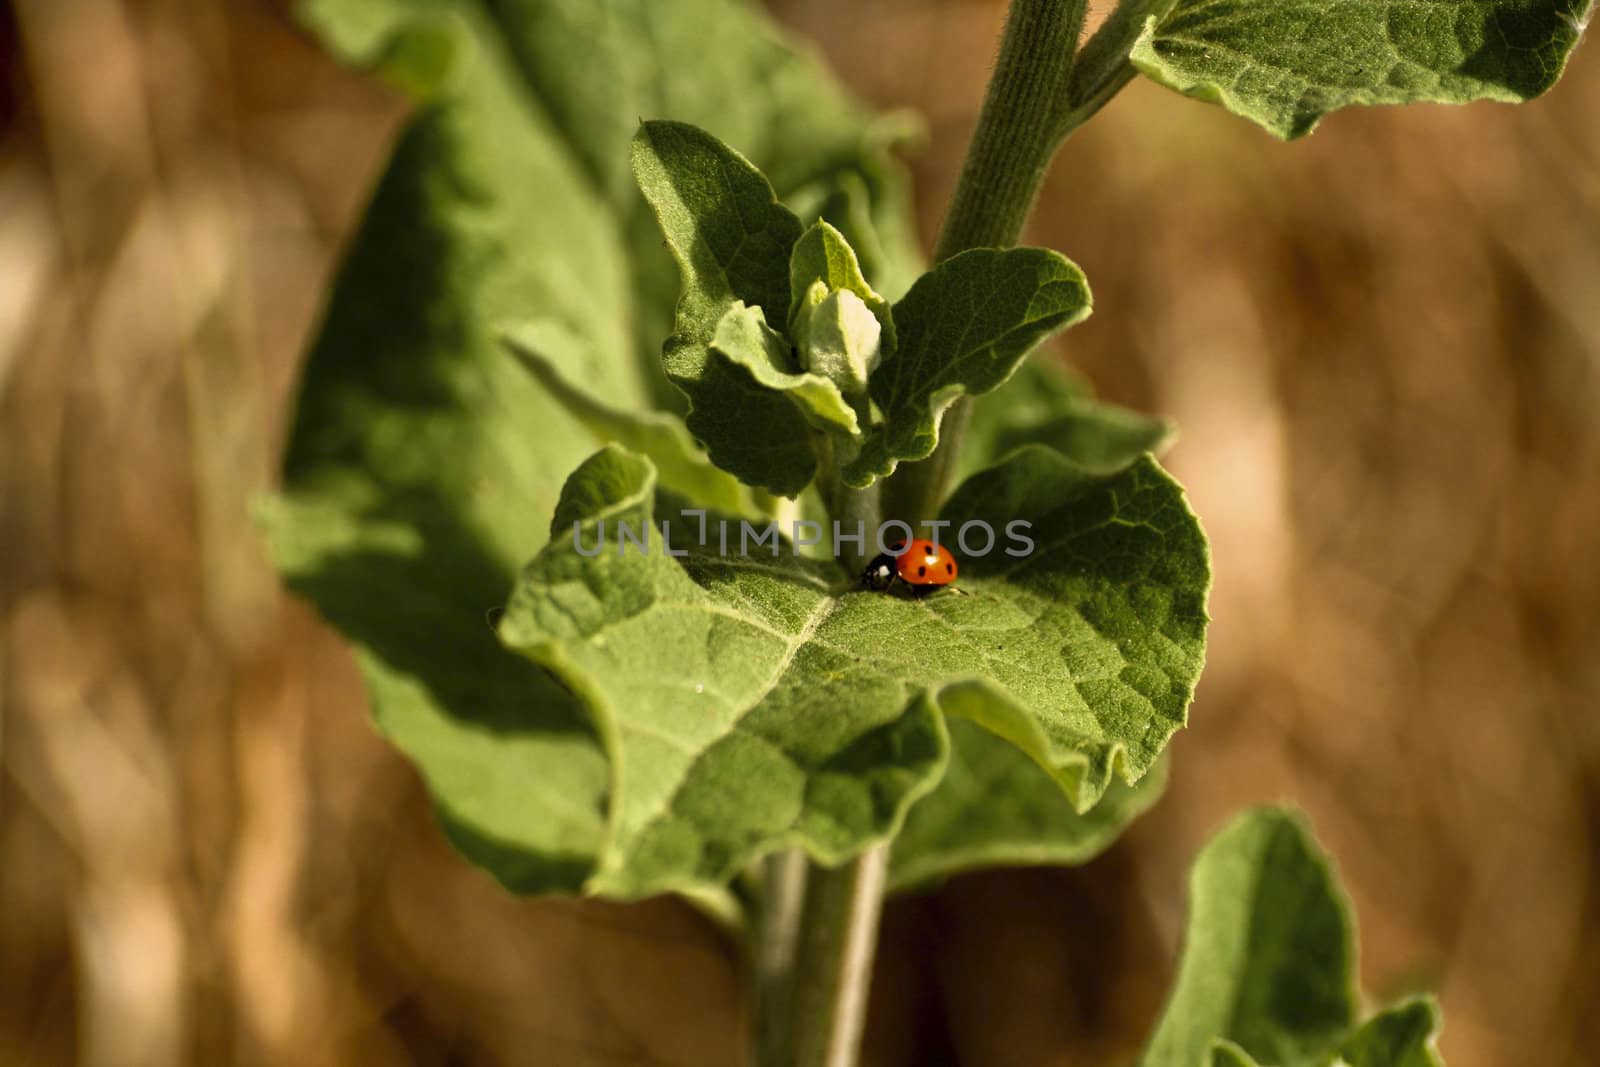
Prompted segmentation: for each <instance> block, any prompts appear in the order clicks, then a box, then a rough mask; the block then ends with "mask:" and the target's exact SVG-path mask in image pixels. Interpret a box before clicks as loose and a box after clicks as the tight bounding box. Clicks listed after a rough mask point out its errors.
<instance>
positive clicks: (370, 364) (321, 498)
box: [262, 21, 643, 891]
mask: <svg viewBox="0 0 1600 1067" xmlns="http://www.w3.org/2000/svg"><path fill="white" fill-rule="evenodd" d="M443 25H447V26H454V27H455V32H458V33H460V34H461V36H460V38H459V40H458V41H457V43H456V47H457V48H458V49H459V50H460V51H462V52H464V53H466V54H471V55H473V56H474V57H475V58H474V60H473V61H472V62H470V63H461V64H459V65H458V67H457V69H456V70H454V71H453V72H452V74H451V75H450V82H451V85H450V88H449V90H448V93H449V103H448V104H447V105H441V106H437V107H430V108H428V109H426V110H424V111H423V112H422V114H421V115H420V116H419V118H418V120H417V121H416V122H415V123H414V124H413V125H412V126H411V127H410V128H409V129H408V130H407V131H406V133H405V134H404V135H403V136H402V137H401V139H400V141H399V143H398V145H397V146H396V149H395V153H394V157H393V160H392V161H391V163H390V166H389V169H388V171H387V173H386V174H385V175H384V178H383V180H382V182H381V184H380V185H379V188H378V190H377V192H376V194H375V196H374V198H373V201H372V204H371V206H370V207H369V209H368V212H367V215H366V217H365V219H364V220H363V222H362V224H361V227H360V230H359V232H358V234H357V235H356V238H355V241H354V243H353V245H352V247H351V251H350V253H349V256H348V258H347V260H346V262H345V264H344V266H343V268H342V269H341V271H340V273H339V276H338V279H337V281H336V283H335V285H334V289H333V293H332V295H331V300H330V302H329V307H328V311H327V315H326V318H325V320H324V323H323V326H322V330H321V333H320V334H319V336H318V338H317V341H316V343H315V345H314V346H313V349H312V352H311V355H310V358H309V362H308V364H307V366H306V368H305V372H304V377H303V381H302V385H301V393H300V400H299V405H298V408H297V410H296V415H295V423H294V427H293V431H292V433H291V436H290V441H289V446H288V451H287V456H286V460H285V469H284V496H283V497H282V498H281V499H280V500H278V501H276V502H275V503H273V504H270V505H268V506H267V507H266V508H265V509H264V510H263V513H262V515H263V520H264V522H265V525H266V527H267V529H268V533H269V535H270V538H271V541H272V547H273V552H274V556H275V559H276V562H277V565H278V567H279V569H280V571H281V572H282V573H283V575H284V578H285V580H286V581H287V583H288V584H289V585H290V587H291V588H293V589H294V590H295V591H296V592H298V593H300V594H301V595H303V596H306V597H307V598H308V599H310V600H312V601H313V602H314V603H315V604H316V605H317V607H318V608H319V609H320V610H321V612H322V614H323V615H324V616H325V617H327V618H328V619H329V621H331V622H332V623H333V624H334V625H335V626H337V627H338V628H339V629H340V630H341V631H342V632H343V633H344V634H345V636H346V637H348V638H349V639H350V640H351V642H352V643H353V644H354V645H355V646H356V648H357V650H358V652H359V660H360V664H361V668H362V672H363V675H364V677H365V680H366V682H367V686H368V690H369V692H370V694H371V697H372V705H373V713H374V715H375V716H376V718H377V721H378V725H379V727H380V728H381V729H382V730H383V732H384V733H385V734H386V735H387V736H388V737H389V738H391V739H392V740H393V741H394V742H395V744H396V745H398V746H399V747H400V748H401V749H402V750H403V751H405V752H406V753H407V755H408V756H410V757H411V758H412V759H413V760H414V761H415V762H416V764H417V766H418V768H419V770H420V771H421V773H422V776H423V778H424V779H425V780H426V781H427V782H428V785H429V787H430V790H431V791H432V793H433V795H434V797H435V798H436V801H437V803H438V805H439V808H440V811H441V814H442V816H443V818H444V821H445V824H446V828H447V829H448V830H449V831H450V833H451V836H452V837H453V839H454V840H455V841H456V843H457V844H458V845H460V846H461V847H462V849H463V850H464V851H465V852H467V854H468V855H469V856H471V857H473V858H474V859H476V860H478V861H479V862H481V863H484V864H485V865H486V866H488V867H490V868H491V869H492V870H494V871H495V873H496V874H497V876H498V877H500V878H501V879H502V880H503V881H504V882H506V884H508V885H510V886H512V887H514V888H517V889H522V890H530V891H532V890H546V889H567V890H570V889H575V888H577V887H578V885H580V884H581V882H582V879H583V878H584V877H585V876H586V874H587V870H588V867H589V865H590V864H591V863H592V860H593V851H594V849H595V847H596V844H597V841H598V838H599V835H600V830H601V827H602V825H603V807H604V795H605V791H606V788H607V783H608V772H607V769H606V766H605V761H604V758H603V754H602V751H601V748H600V746H599V744H598V741H597V739H596V738H595V737H594V735H593V733H592V731H591V729H590V727H589V725H588V722H587V719H586V716H585V715H584V713H583V711H582V709H581V707H580V706H579V705H578V704H577V703H575V702H574V700H573V699H572V698H571V697H570V695H569V694H567V693H566V692H565V691H563V690H562V689H561V688H560V687H559V686H557V685H556V684H555V683H554V681H553V680H552V679H550V678H549V677H548V676H547V675H545V674H543V673H542V672H540V671H538V670H536V669H533V668H531V667H530V666H529V665H528V664H526V663H522V662H518V661H517V659H516V658H515V657H512V656H509V655H507V654H506V653H505V652H504V650H503V649H501V648H499V647H498V645H497V643H496V642H495V641H494V634H493V630H492V627H491V625H490V623H489V622H488V621H487V620H486V618H485V615H486V613H488V612H490V611H491V610H492V609H494V608H495V607H496V606H497V605H499V604H500V603H502V602H503V599H504V596H505V590H506V589H507V588H509V586H510V583H511V582H512V580H513V579H514V577H515V574H516V571H517V567H518V565H519V564H520V563H521V562H522V561H523V560H525V559H526V558H527V556H528V555H529V554H530V553H531V552H534V551H536V550H537V549H538V548H539V547H540V545H541V544H542V543H543V540H544V536H543V524H542V522H540V521H539V517H542V516H545V515H548V514H549V511H550V507H551V505H552V503H553V502H554V500H555V498H556V494H557V492H558V491H559V489H560V485H561V482H560V472H561V471H562V470H563V469H566V468H568V467H570V466H571V465H572V464H573V463H576V462H577V461H578V459H580V458H581V457H582V456H583V455H584V454H586V453H587V452H589V451H591V450H592V449H593V448H594V438H593V437H592V436H590V434H589V433H588V432H587V431H586V430H585V429H584V428H583V427H582V426H581V425H579V424H578V423H576V422H574V421H573V420H572V419H570V418H569V417H568V415H567V414H566V412H565V411H564V410H563V408H562V406H561V405H560V404H559V403H558V402H556V401H555V400H554V399H553V398H551V397H550V396H549V395H548V394H547V393H546V392H545V391H544V390H542V389H541V388H540V387H539V386H538V384H537V383H536V382H535V381H534V380H533V379H532V378H531V377H530V376H529V375H528V374H527V372H526V371H525V370H523V368H522V367H520V366H519V365H518V364H517V362H516V361H515V360H514V359H513V358H512V357H511V356H510V355H509V354H508V353H507V352H505V351H504V349H503V348H502V347H501V346H500V345H499V344H498V343H497V341H496V338H495V328H494V326H493V325H492V324H493V323H495V322H497V321H499V320H501V319H503V318H505V317H507V316H508V315H509V314H511V313H513V312H515V313H517V314H526V313H528V312H535V313H541V314H544V315H546V316H548V318H550V319H551V320H552V321H557V322H560V323H562V324H563V326H564V327H565V328H567V329H568V330H569V331H570V332H571V333H572V334H574V335H575V336H578V337H581V338H583V342H584V343H583V346H582V349H581V350H582V351H583V352H585V353H592V352H605V351H616V350H618V349H619V348H620V349H622V350H625V349H626V347H627V345H628V343H629V342H628V338H627V334H626V331H625V329H623V328H622V326H621V325H620V323H619V322H618V318H617V316H616V315H615V314H614V313H613V308H614V301H615V300H616V299H617V298H618V296H619V294H620V293H622V292H623V289H624V286H625V284H626V272H625V270H624V267H623V264H622V256H621V251H620V249H619V247H618V245H617V242H616V240H615V236H614V234H613V232H612V230H611V228H610V224H609V222H608V221H607V218H606V214H605V211H604V207H603V205H601V204H600V202H599V201H598V200H597V199H596V198H595V197H594V196H593V195H592V194H591V193H590V192H589V191H588V189H587V187H586V186H585V184H584V182H583V180H582V177H581V175H580V174H579V173H578V172H577V171H576V170H575V169H574V168H573V167H572V166H571V163H570V160H569V159H568V158H567V157H566V155H565V154H564V152H563V151H562V150H561V149H560V147H559V145H558V144H557V143H556V142H554V141H553V140H552V137H551V135H550V132H549V130H548V129H547V128H546V127H545V126H544V125H543V124H542V122H541V120H540V119H539V117H538V116H537V114H536V113H534V112H532V111H530V110H529V109H528V108H526V107H525V106H524V104H523V103H522V102H521V100H520V99H519V98H518V96H517V94H516V93H515V91H514V90H513V88H512V85H513V82H512V80H511V78H510V77H509V75H508V72H507V68H506V65H505V62H504V58H503V56H502V55H501V54H500V53H497V52H496V51H495V50H494V49H493V48H491V47H488V46H487V45H486V44H485V43H484V39H483V38H481V37H480V36H478V35H476V34H469V33H468V30H467V28H466V27H467V25H468V24H467V23H466V22H464V21H456V22H448V23H443ZM485 130H493V131H497V133H498V135H499V136H497V137H496V138H495V139H493V140H492V141H487V140H485V138H484V137H483V133H484V131H485ZM529 185H532V186H536V187H539V188H541V189H543V190H545V191H546V195H547V196H548V197H549V198H550V205H551V206H549V207H547V206H546V205H545V204H543V203H541V202H540V201H539V200H537V199H530V198H528V197H526V196H524V195H523V189H524V188H525V187H527V186H529ZM555 205H559V210H555V209H554V206H555ZM535 238H537V239H541V240H545V241H550V242H556V243H558V244H559V246H560V247H564V248H570V249H571V254H570V258H568V259H567V260H566V261H565V262H557V261H554V260H553V259H549V258H545V257H537V256H527V255H519V254H517V246H518V245H519V244H520V243H522V242H523V241H524V240H526V241H527V242H528V243H532V242H533V241H534V240H535ZM573 273H577V274H581V275H583V276H584V277H585V278H586V284H585V285H584V286H581V287H578V286H572V285H570V284H568V281H567V279H568V278H569V276H570V275H571V274H573ZM564 369H565V372H566V373H568V374H573V375H577V376H585V377H587V378H588V379H589V380H591V381H594V382H595V383H597V387H598V388H600V389H603V390H605V391H607V392H609V393H611V394H612V395H615V396H618V397H639V396H642V393H643V391H642V389H641V388H640V386H639V384H638V381H637V379H636V378H633V377H632V375H631V372H630V370H629V368H628V367H627V366H626V365H625V364H624V365H622V366H618V365H616V364H614V363H605V362H594V363H584V364H582V365H574V366H570V367H567V368H564ZM529 812H540V813H543V814H542V815H541V816H540V817H538V818H529V817H528V813H529Z"/></svg>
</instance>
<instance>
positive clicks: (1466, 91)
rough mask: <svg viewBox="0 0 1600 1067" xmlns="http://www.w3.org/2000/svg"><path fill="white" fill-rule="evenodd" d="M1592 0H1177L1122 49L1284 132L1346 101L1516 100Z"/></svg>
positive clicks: (1554, 74) (1556, 67) (1549, 69)
mask: <svg viewBox="0 0 1600 1067" xmlns="http://www.w3.org/2000/svg"><path fill="white" fill-rule="evenodd" d="M1590 9H1591V0H1179V2H1178V3H1177V4H1176V5H1175V6H1174V7H1173V8H1172V9H1171V10H1170V11H1169V12H1167V13H1166V15H1165V16H1164V17H1162V18H1160V19H1159V20H1158V19H1156V18H1155V17H1153V16H1152V17H1151V18H1150V19H1149V20H1147V21H1146V23H1145V28H1144V32H1143V33H1142V34H1141V35H1140V36H1139V39H1138V41H1137V42H1136V43H1135V44H1134V46H1133V50H1132V53H1131V56H1130V58H1131V59H1132V61H1133V63H1134V65H1135V66H1137V67H1138V68H1139V70H1140V71H1142V72H1143V73H1145V74H1147V75H1149V76H1150V77H1151V78H1153V79H1155V80H1156V81H1158V82H1160V83H1161V84H1163V85H1165V86H1167V87H1168V88H1171V89H1176V90H1178V91H1179V92H1183V93H1187V94H1189V95H1191V96H1196V97H1199V98H1201V99H1203V100H1208V101H1211V102H1212V103H1218V104H1221V105H1222V106H1223V107H1225V108H1227V109H1228V110H1229V111H1231V112H1233V113H1234V114H1235V115H1240V116H1243V117H1244V118H1247V119H1250V120H1251V121H1253V122H1255V123H1257V124H1259V125H1260V126H1262V127H1264V128H1265V129H1266V130H1268V131H1269V132H1270V133H1273V134H1275V135H1277V136H1278V137H1282V138H1285V139H1289V138H1294V137H1300V136H1303V135H1304V134H1307V133H1310V132H1311V130H1312V129H1313V128H1314V127H1315V126H1316V124H1317V122H1318V121H1319V120H1320V119H1321V118H1322V116H1324V115H1326V114H1328V113H1329V112H1330V111H1337V110H1338V109H1339V108H1343V107H1350V106H1353V105H1358V104H1359V105H1373V104H1410V103H1420V102H1423V101H1432V102H1436V103H1445V104H1461V103H1466V102H1468V101H1471V100H1499V101H1504V102H1510V103H1517V102H1520V101H1523V100H1528V99H1531V98H1533V97H1535V96H1538V95H1539V94H1541V93H1543V92H1544V91H1545V90H1547V89H1549V88H1550V87H1551V86H1552V85H1554V84H1555V83H1556V80H1557V79H1558V78H1560V76H1561V72H1562V70H1563V68H1564V67H1565V66H1566V62H1567V57H1568V56H1569V55H1570V54H1571V52H1572V49H1573V48H1574V47H1575V46H1576V45H1577V43H1578V38H1579V37H1580V36H1581V35H1582V31H1583V28H1584V26H1585V24H1586V23H1587V21H1588V19H1589V16H1590Z"/></svg>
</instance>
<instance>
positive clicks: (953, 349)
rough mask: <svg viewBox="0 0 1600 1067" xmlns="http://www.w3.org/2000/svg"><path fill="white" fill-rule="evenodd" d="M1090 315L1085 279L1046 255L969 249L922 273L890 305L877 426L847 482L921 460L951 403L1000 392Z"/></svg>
mask: <svg viewBox="0 0 1600 1067" xmlns="http://www.w3.org/2000/svg"><path fill="white" fill-rule="evenodd" d="M1089 311H1090V297H1089V284H1088V282H1087V281H1085V280H1084V277H1083V273H1082V272H1081V271H1080V270H1078V268H1077V267H1075V266H1073V264H1072V263H1071V262H1070V261H1069V260H1067V259H1066V258H1065V257H1064V256H1062V255H1060V254H1059V253H1056V252H1052V251H1049V250H1048V249H1043V248H1009V249H1004V250H1001V249H993V248H975V249H972V250H970V251H967V252H963V253H961V254H960V255H957V256H953V257H951V258H950V259H947V260H945V261H944V262H943V263H941V264H939V265H938V266H937V267H935V268H934V269H933V270H931V271H929V272H928V273H927V274H925V275H923V276H922V277H921V278H919V279H918V280H917V282H916V284H914V285H913V286H912V287H911V290H910V291H909V292H908V293H906V295H905V296H904V297H902V298H901V299H900V301H899V302H898V303H896V304H895V305H894V309H893V315H894V323H895V331H896V334H897V345H896V348H895V351H894V352H893V353H891V354H889V355H887V356H886V357H885V358H884V361H883V362H882V364H880V365H879V367H878V370H877V372H876V373H875V374H874V375H873V376H872V381H871V383H870V391H871V394H872V399H873V401H874V402H875V403H876V404H877V405H878V407H879V409H880V410H881V411H882V412H883V417H884V423H883V425H881V426H879V427H876V428H875V429H874V430H873V431H872V432H871V433H869V434H868V435H867V438H866V440H865V441H864V442H863V444H862V447H861V451H860V453H859V455H858V456H857V457H856V458H855V460H854V461H853V462H851V463H850V464H848V465H847V466H846V467H845V469H844V471H843V476H844V480H845V482H846V483H847V484H849V485H853V486H857V487H860V486H866V485H870V484H871V483H872V482H873V481H874V480H875V479H877V478H879V477H881V476H883V475H887V474H891V473H893V472H894V469H895V467H896V466H897V465H898V464H899V463H900V461H902V460H910V459H922V458H924V457H926V456H927V455H928V454H930V453H931V452H932V451H933V449H934V446H935V445H937V444H938V443H939V420H940V418H941V417H942V416H943V414H944V410H945V408H947V407H949V406H950V404H951V402H953V401H954V400H956V399H957V398H958V397H960V396H963V395H968V396H977V395H980V394H982V393H986V392H988V391H989V390H991V389H994V388H995V387H997V386H999V385H1000V384H1001V383H1002V382H1004V381H1005V380H1006V379H1007V378H1009V377H1010V376H1011V373H1012V372H1013V371H1014V370H1015V369H1016V368H1017V365H1018V364H1019V363H1020V362H1021V361H1022V359H1023V357H1025V356H1026V355H1027V354H1028V352H1029V351H1030V350H1032V349H1033V347H1034V346H1035V345H1037V344H1039V343H1040V342H1041V341H1043V340H1044V339H1045V338H1047V337H1049V336H1050V335H1051V334H1053V333H1055V332H1056V331H1058V330H1061V329H1065V328H1066V327H1068V326H1071V325H1072V324H1073V323H1076V322H1080V321H1082V320H1083V319H1084V318H1086V317H1088V315H1089Z"/></svg>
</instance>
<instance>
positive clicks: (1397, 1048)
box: [1339, 997, 1444, 1067]
mask: <svg viewBox="0 0 1600 1067" xmlns="http://www.w3.org/2000/svg"><path fill="white" fill-rule="evenodd" d="M1439 1029H1440V1021H1439V1006H1438V1004H1436V1003H1435V1002H1434V1000H1433V998H1432V997H1414V998H1412V999H1411V1000H1407V1001H1403V1002H1401V1003H1399V1004H1396V1005H1394V1006H1393V1007H1390V1008H1386V1009H1384V1010H1383V1011H1381V1012H1379V1013H1378V1014H1376V1015H1374V1016H1373V1017H1372V1018H1370V1019H1368V1020H1367V1021H1366V1022H1365V1023H1364V1024H1363V1025H1362V1027H1361V1029H1359V1030H1357V1031H1356V1032H1355V1033H1354V1034H1352V1035H1351V1036H1350V1037H1349V1039H1348V1040H1346V1041H1345V1043H1344V1044H1343V1045H1341V1046H1340V1047H1339V1059H1340V1060H1342V1061H1343V1062H1344V1063H1346V1064H1348V1065H1349V1067H1444V1060H1443V1059H1441V1058H1440V1056H1439V1052H1438V1050H1437V1049H1436V1048H1435V1047H1434V1042H1435V1041H1436V1040H1437V1039H1438V1036H1439Z"/></svg>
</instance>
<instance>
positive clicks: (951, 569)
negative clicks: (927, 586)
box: [944, 563, 956, 574]
mask: <svg viewBox="0 0 1600 1067" xmlns="http://www.w3.org/2000/svg"><path fill="white" fill-rule="evenodd" d="M944 572H945V573H946V574H954V573H955V572H956V565H955V564H954V563H946V564H945V565H944Z"/></svg>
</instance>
